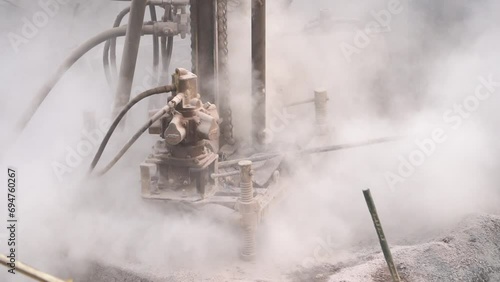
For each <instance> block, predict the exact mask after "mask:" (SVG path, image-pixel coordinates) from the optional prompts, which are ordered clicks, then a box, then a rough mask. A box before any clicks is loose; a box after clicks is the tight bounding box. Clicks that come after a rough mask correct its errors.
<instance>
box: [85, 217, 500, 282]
mask: <svg viewBox="0 0 500 282" xmlns="http://www.w3.org/2000/svg"><path fill="white" fill-rule="evenodd" d="M392 252H393V256H394V259H395V262H396V265H397V268H398V270H399V273H400V276H401V278H402V280H403V281H411V282H420V281H422V282H424V281H425V282H430V281H436V282H438V281H439V282H445V281H471V282H493V281H500V216H495V215H471V216H468V217H467V218H465V219H464V220H463V221H462V222H461V223H460V224H459V225H458V226H456V227H455V228H453V229H452V230H449V231H448V232H445V233H443V235H441V236H438V237H436V238H435V239H434V240H432V241H429V242H427V243H423V244H418V245H414V246H395V247H393V248H392ZM245 267H248V268H252V265H251V264H246V265H245V264H237V265H232V266H227V268H225V269H224V270H222V271H220V272H219V273H217V274H213V275H207V274H206V273H203V272H202V271H199V272H198V271H189V270H185V271H178V272H176V273H162V271H161V270H154V269H148V268H146V267H143V266H138V265H128V266H120V267H111V266H103V265H98V264H95V265H94V266H93V267H92V268H91V269H90V271H89V273H88V275H87V276H86V277H81V278H80V279H79V281H95V282H98V281H144V282H146V281H148V282H149V281H179V282H181V281H182V282H185V281H297V282H298V281H318V282H320V281H329V282H359V281H367V282H368V281H373V282H385V281H391V278H390V275H389V273H388V270H387V266H386V264H385V261H384V258H383V255H382V253H381V252H377V251H375V252H373V251H365V252H363V251H361V252H360V253H359V254H357V258H356V259H353V260H350V261H345V262H342V263H338V264H322V265H317V266H314V267H312V268H307V269H296V270H292V271H289V272H287V271H286V270H280V271H282V272H283V273H281V275H267V274H266V275H264V274H263V275H262V277H265V278H256V277H255V276H254V277H251V276H250V275H249V272H248V271H247V269H245ZM252 272H253V271H252Z"/></svg>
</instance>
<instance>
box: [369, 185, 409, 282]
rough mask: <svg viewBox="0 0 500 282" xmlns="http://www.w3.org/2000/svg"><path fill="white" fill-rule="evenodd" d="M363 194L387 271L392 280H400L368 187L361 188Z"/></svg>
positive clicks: (398, 281)
mask: <svg viewBox="0 0 500 282" xmlns="http://www.w3.org/2000/svg"><path fill="white" fill-rule="evenodd" d="M363 195H364V197H365V201H366V204H367V205H368V210H369V211H370V214H371V216H372V220H373V225H374V226H375V230H376V231H377V235H378V239H379V241H380V246H381V247H382V252H383V253H384V257H385V260H386V262H387V266H388V267H389V271H390V273H391V276H392V281H394V282H400V281H401V278H399V274H398V270H397V269H396V266H395V265H394V260H393V259H392V254H391V249H390V248H389V243H387V238H386V237H385V234H384V229H382V223H381V222H380V219H379V217H378V213H377V208H376V207H375V203H374V202H373V198H372V194H371V192H370V189H367V190H363Z"/></svg>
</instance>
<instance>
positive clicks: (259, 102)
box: [252, 0, 266, 145]
mask: <svg viewBox="0 0 500 282" xmlns="http://www.w3.org/2000/svg"><path fill="white" fill-rule="evenodd" d="M252 68H253V71H252V78H253V79H252V96H253V105H254V106H253V111H252V126H253V128H252V136H253V142H254V144H255V145H262V144H263V143H264V140H265V129H266V0H252Z"/></svg>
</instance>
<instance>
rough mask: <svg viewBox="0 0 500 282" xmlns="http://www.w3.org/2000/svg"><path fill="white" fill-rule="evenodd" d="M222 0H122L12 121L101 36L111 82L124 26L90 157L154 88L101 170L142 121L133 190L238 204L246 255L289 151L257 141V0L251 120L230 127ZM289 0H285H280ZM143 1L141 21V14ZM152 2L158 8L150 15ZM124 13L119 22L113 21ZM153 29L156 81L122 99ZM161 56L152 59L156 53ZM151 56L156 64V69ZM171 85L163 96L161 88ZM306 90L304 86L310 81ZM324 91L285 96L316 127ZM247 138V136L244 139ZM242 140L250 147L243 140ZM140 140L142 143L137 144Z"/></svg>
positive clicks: (260, 33)
mask: <svg viewBox="0 0 500 282" xmlns="http://www.w3.org/2000/svg"><path fill="white" fill-rule="evenodd" d="M228 1H231V0H132V1H131V4H130V7H127V8H125V9H124V10H123V11H122V12H121V13H120V14H119V15H118V16H117V18H116V20H115V23H114V25H113V28H112V29H110V30H107V31H104V32H102V33H101V34H99V35H97V36H95V37H94V38H91V39H90V40H88V41H87V42H85V43H84V44H82V45H81V46H80V47H79V48H78V49H76V50H75V51H74V52H73V53H72V54H71V55H70V56H69V57H68V58H67V60H66V61H65V62H64V63H63V65H62V66H61V67H60V68H59V69H58V71H57V72H56V73H55V74H54V76H53V77H52V78H51V79H50V80H49V82H48V83H47V84H46V85H45V86H44V87H42V89H41V90H40V92H39V93H38V96H37V97H36V98H35V99H34V101H33V104H32V105H31V107H30V108H29V109H28V112H27V113H26V115H25V116H24V117H23V118H22V120H21V122H20V125H19V128H20V129H22V128H24V127H25V125H26V124H27V123H28V122H29V120H30V119H31V117H32V116H33V114H34V113H35V111H36V109H37V108H38V107H39V106H40V104H41V103H42V102H43V100H44V99H45V97H46V96H47V95H48V94H49V92H50V90H51V89H52V88H53V86H54V85H55V84H56V83H57V81H58V80H59V79H60V77H61V76H62V75H63V74H64V73H65V72H66V71H67V70H68V69H69V68H70V67H71V65H72V64H73V63H74V62H76V61H77V60H78V59H79V58H80V57H81V56H83V55H84V54H85V53H86V52H88V50H90V49H92V48H93V47H95V46H97V45H99V44H100V43H106V44H105V46H104V68H105V74H106V77H107V78H108V80H109V81H110V82H111V83H112V85H114V82H113V80H114V79H115V77H113V76H114V69H115V68H116V38H117V37H120V36H125V44H124V49H123V52H122V54H123V55H122V63H121V66H120V70H119V71H116V74H115V76H116V78H117V83H116V95H115V104H114V111H113V115H114V117H115V119H114V121H113V124H112V125H111V127H110V129H109V131H108V132H107V134H106V136H105V137H104V139H103V141H102V143H101V146H100V147H99V149H98V151H97V153H96V156H95V157H94V160H93V161H92V164H91V172H92V171H93V170H94V168H95V167H96V165H97V162H98V161H99V159H100V157H101V155H102V153H103V151H104V149H105V147H106V144H107V143H108V141H109V139H110V137H111V135H112V134H113V132H114V131H115V130H116V129H117V128H119V127H118V124H119V123H120V122H121V121H122V120H123V119H124V117H125V115H126V113H127V112H128V111H129V110H130V109H131V108H132V107H133V106H134V105H135V104H137V103H139V102H140V101H142V100H143V99H146V98H148V97H151V96H153V95H160V94H161V95H163V96H162V97H163V98H164V99H157V102H156V103H154V105H156V106H157V107H161V109H159V110H151V111H150V118H149V120H148V121H147V122H146V123H145V124H144V126H142V127H141V129H140V130H139V131H138V132H137V133H136V134H135V135H134V136H133V137H132V138H131V139H130V141H129V142H128V143H127V144H126V145H125V146H124V147H123V149H122V150H121V151H120V152H119V153H118V155H117V156H116V157H115V158H114V159H113V160H112V161H111V162H110V163H109V164H108V165H107V166H106V167H105V168H104V169H103V170H101V171H100V172H98V173H95V172H94V174H97V175H102V174H104V173H106V172H107V171H108V170H110V169H111V168H112V167H113V166H114V164H116V163H117V162H118V161H119V159H120V158H121V157H122V156H123V155H124V154H125V152H126V151H127V150H128V149H129V148H130V147H131V145H132V144H133V143H134V142H135V141H136V140H137V139H138V138H139V137H140V136H141V135H142V134H143V133H144V132H146V131H149V133H150V134H153V135H155V136H157V138H158V139H157V142H156V143H155V144H154V146H153V149H152V151H149V156H148V157H147V158H146V159H145V160H144V162H143V163H142V164H140V175H141V191H142V196H143V197H144V198H146V199H160V200H167V201H174V202H182V203H189V204H192V205H207V204H217V205H222V206H225V207H228V208H230V209H232V210H235V211H237V212H239V213H240V214H241V223H242V226H243V230H244V232H243V234H244V246H243V250H242V256H243V258H252V257H253V255H254V244H255V229H256V226H257V224H258V222H259V221H260V220H261V219H262V218H263V216H264V215H265V214H266V212H267V210H268V209H269V207H270V206H271V203H274V202H275V201H276V199H277V198H280V195H282V194H283V192H285V191H286V188H287V187H284V186H283V185H280V183H279V178H280V174H282V165H283V162H284V159H285V158H286V156H287V154H288V153H289V151H269V150H267V149H266V148H272V146H269V144H266V140H267V138H266V123H267V122H266V93H267V92H266V1H265V0H252V19H251V20H252V35H251V36H252V58H251V59H252V66H253V69H252V72H251V73H252V76H251V77H249V78H248V79H249V80H251V81H252V91H251V92H252V98H253V102H252V105H251V107H252V117H251V120H252V130H251V134H252V136H251V138H249V139H251V143H252V145H251V146H244V145H243V143H239V142H237V140H235V138H234V137H233V125H232V109H231V107H230V98H231V96H230V94H231V87H230V79H229V72H228V60H229V50H230V48H229V46H228V34H227V25H228V20H227V13H228ZM290 2H291V1H287V3H290ZM148 7H149V10H150V17H151V21H145V20H144V19H145V14H146V9H147V8H148ZM156 8H161V9H163V11H164V13H163V16H161V17H160V18H159V17H158V16H157V11H156ZM127 14H129V18H128V24H127V25H123V26H122V25H121V21H122V19H123V18H124V17H125V15H127ZM187 34H190V38H191V49H192V50H191V51H192V52H191V55H192V56H191V57H192V58H191V59H192V71H188V70H187V69H183V68H177V69H176V70H175V73H174V74H173V75H172V83H171V84H167V83H168V77H169V72H170V71H169V68H170V62H171V59H172V50H173V48H174V44H173V43H174V40H173V38H174V36H181V37H184V36H186V35H187ZM144 35H151V36H152V37H153V51H152V54H153V66H154V69H155V70H156V72H157V73H156V74H157V76H158V79H157V80H156V84H158V85H159V86H157V87H155V88H153V89H150V90H148V91H145V92H143V93H141V94H139V95H137V96H136V97H133V98H132V99H131V97H130V96H131V89H132V84H133V78H134V75H135V69H136V63H137V58H138V49H139V45H140V42H141V36H144ZM160 57H161V60H160ZM160 61H161V65H162V68H161V69H160ZM169 92H171V95H170V96H168V97H166V95H165V93H169ZM311 92H312V91H311ZM327 101H328V97H327V93H326V91H316V92H315V96H314V98H312V99H310V100H307V101H304V102H299V103H289V105H288V106H295V105H298V104H302V103H314V105H315V109H316V122H317V129H318V130H317V132H318V133H319V134H320V135H325V134H327V133H328V126H327V120H328V119H327V115H326V103H327ZM390 140H392V138H383V139H376V140H370V141H367V142H360V143H356V144H343V145H333V146H326V147H319V148H309V149H302V150H298V151H297V150H295V151H294V152H293V153H294V154H299V155H300V154H313V153H321V152H328V151H334V150H340V149H345V148H352V147H357V146H364V145H370V144H374V143H380V142H386V141H390ZM247 144H248V143H247ZM249 148H250V149H249ZM147 150H149V149H148V148H144V152H145V154H147V153H148V151H147Z"/></svg>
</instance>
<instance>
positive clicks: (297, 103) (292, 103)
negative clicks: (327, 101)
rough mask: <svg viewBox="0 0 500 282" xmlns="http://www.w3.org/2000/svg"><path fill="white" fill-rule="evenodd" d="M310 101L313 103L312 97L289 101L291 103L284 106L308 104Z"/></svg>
mask: <svg viewBox="0 0 500 282" xmlns="http://www.w3.org/2000/svg"><path fill="white" fill-rule="evenodd" d="M310 103H314V98H311V99H307V100H303V101H297V102H291V103H288V104H286V105H285V107H287V108H289V107H295V106H299V105H304V104H310Z"/></svg>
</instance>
